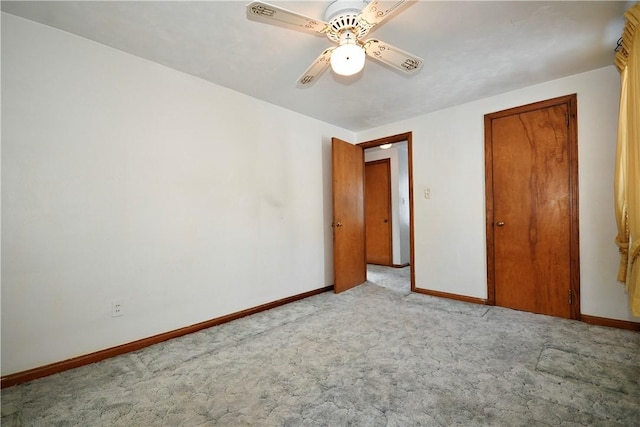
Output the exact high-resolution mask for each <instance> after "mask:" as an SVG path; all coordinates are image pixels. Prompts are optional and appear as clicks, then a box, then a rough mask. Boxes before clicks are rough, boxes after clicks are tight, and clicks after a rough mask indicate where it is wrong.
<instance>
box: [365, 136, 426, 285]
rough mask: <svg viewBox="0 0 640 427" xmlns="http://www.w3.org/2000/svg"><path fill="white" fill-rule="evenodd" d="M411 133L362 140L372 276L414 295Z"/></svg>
mask: <svg viewBox="0 0 640 427" xmlns="http://www.w3.org/2000/svg"><path fill="white" fill-rule="evenodd" d="M411 143H412V134H411V132H408V133H404V134H399V135H394V136H390V137H386V138H380V139H376V140H371V141H367V142H363V143H360V144H358V145H359V146H361V147H362V148H363V149H364V161H365V191H364V198H365V235H366V239H365V241H366V245H365V254H366V259H367V280H368V281H370V282H373V283H376V284H379V285H380V286H383V287H386V288H389V289H392V290H395V291H399V292H403V293H409V292H411V291H414V290H415V282H414V277H415V276H414V270H413V199H412V197H413V196H412V188H413V179H412V169H411V168H412V161H411V158H412V156H411V153H412V147H411Z"/></svg>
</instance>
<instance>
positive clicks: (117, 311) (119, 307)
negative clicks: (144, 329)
mask: <svg viewBox="0 0 640 427" xmlns="http://www.w3.org/2000/svg"><path fill="white" fill-rule="evenodd" d="M123 315H124V302H123V301H122V300H116V301H112V302H111V317H118V316H123Z"/></svg>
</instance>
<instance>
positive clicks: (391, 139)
mask: <svg viewBox="0 0 640 427" xmlns="http://www.w3.org/2000/svg"><path fill="white" fill-rule="evenodd" d="M403 141H407V163H408V164H407V171H408V175H409V176H408V180H409V271H410V273H411V292H415V290H416V281H415V268H414V265H415V262H414V247H413V241H414V236H413V234H414V232H413V230H414V226H413V223H414V217H413V154H412V153H413V151H412V150H413V147H412V141H413V132H411V131H409V132H405V133H399V134H397V135H392V136H387V137H384V138H378V139H373V140H370V141H365V142H361V143H359V144H357V145H359V146H360V147H362V149H363V150H366V149H367V148H373V147H378V146H380V145H384V144H393V143H396V142H403ZM365 197H366V195H365ZM392 261H393V258H392Z"/></svg>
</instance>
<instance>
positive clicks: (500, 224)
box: [496, 221, 504, 227]
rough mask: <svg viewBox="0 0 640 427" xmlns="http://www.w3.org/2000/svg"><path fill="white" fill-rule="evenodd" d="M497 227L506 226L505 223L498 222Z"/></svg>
mask: <svg viewBox="0 0 640 427" xmlns="http://www.w3.org/2000/svg"><path fill="white" fill-rule="evenodd" d="M496 225H497V226H498V227H502V226H503V225H504V221H498V222H496Z"/></svg>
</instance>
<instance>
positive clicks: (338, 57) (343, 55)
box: [330, 30, 365, 76]
mask: <svg viewBox="0 0 640 427" xmlns="http://www.w3.org/2000/svg"><path fill="white" fill-rule="evenodd" d="M364 60H365V52H364V49H362V47H361V46H359V45H358V44H357V43H356V37H355V34H354V33H353V32H352V31H349V30H347V31H345V32H344V33H343V34H342V35H341V36H340V46H338V47H337V48H335V49H334V51H333V52H332V53H331V59H330V62H331V69H332V70H333V72H334V73H336V74H340V75H341V76H352V75H354V74H356V73H359V72H360V70H362V69H363V68H364Z"/></svg>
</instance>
